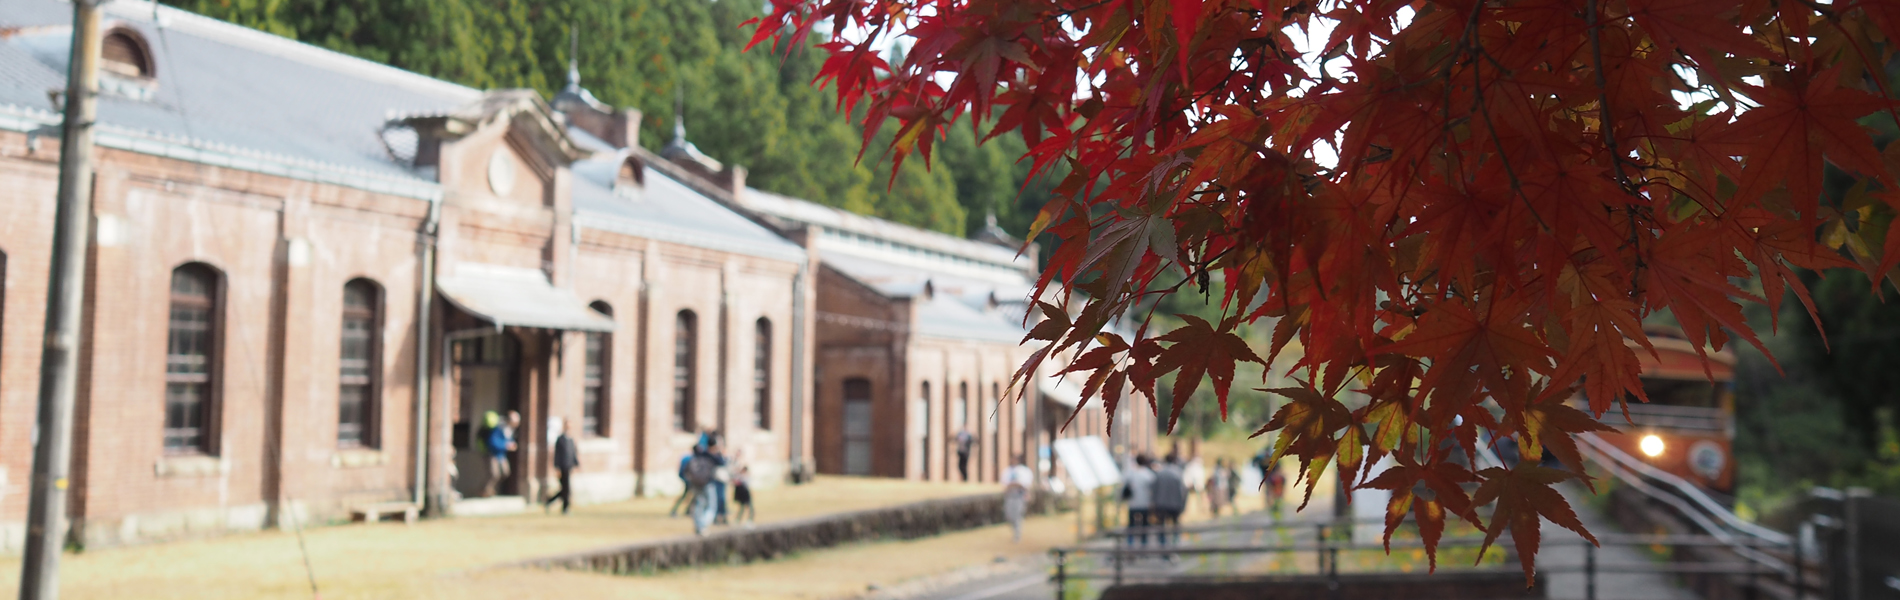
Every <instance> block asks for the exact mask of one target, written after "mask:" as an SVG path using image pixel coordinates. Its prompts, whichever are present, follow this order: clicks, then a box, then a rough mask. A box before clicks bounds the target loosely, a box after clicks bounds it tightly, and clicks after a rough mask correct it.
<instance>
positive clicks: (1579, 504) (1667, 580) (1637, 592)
mask: <svg viewBox="0 0 1900 600" xmlns="http://www.w3.org/2000/svg"><path fill="white" fill-rule="evenodd" d="M1559 490H1560V491H1562V492H1563V494H1564V499H1565V500H1569V501H1570V506H1571V508H1574V509H1576V511H1577V520H1579V521H1582V522H1583V526H1584V528H1585V529H1588V530H1589V531H1590V533H1591V534H1594V535H1599V536H1600V535H1602V534H1606V533H1624V531H1623V530H1622V529H1621V528H1618V527H1617V526H1616V525H1614V524H1613V523H1612V522H1611V521H1610V520H1609V518H1607V517H1605V516H1603V515H1599V514H1597V512H1596V511H1594V510H1591V509H1590V506H1589V505H1588V504H1586V502H1587V501H1588V497H1587V494H1589V491H1588V490H1585V489H1583V488H1581V487H1579V486H1573V485H1564V486H1562V487H1560V488H1559ZM1541 533H1542V537H1543V542H1544V544H1545V545H1546V547H1545V548H1544V549H1543V550H1540V551H1538V553H1537V564H1538V565H1539V566H1542V567H1550V568H1557V567H1559V566H1562V567H1577V566H1580V565H1582V564H1583V563H1584V548H1583V545H1582V544H1584V543H1587V542H1584V541H1583V538H1582V536H1579V535H1577V534H1576V533H1574V532H1571V531H1570V530H1568V529H1564V528H1562V527H1558V526H1557V525H1554V524H1552V523H1550V522H1548V521H1546V522H1545V523H1544V526H1543V528H1542V531H1541ZM1596 554H1597V557H1596V560H1597V567H1598V568H1599V569H1604V570H1614V568H1615V567H1616V566H1619V565H1623V566H1630V565H1651V564H1657V561H1656V560H1655V559H1653V558H1651V557H1650V556H1648V555H1646V554H1645V553H1644V552H1643V551H1642V550H1641V549H1638V548H1633V547H1629V546H1604V547H1601V548H1598V549H1597V550H1596ZM1545 577H1546V579H1545V580H1544V581H1545V587H1546V588H1547V589H1548V590H1549V597H1550V598H1552V599H1553V600H1582V599H1583V598H1584V597H1585V595H1586V590H1587V589H1588V586H1586V585H1585V582H1584V574H1583V573H1579V572H1562V573H1555V572H1553V573H1548V574H1546V575H1545ZM1596 588H1597V589H1596V599H1597V600H1696V595H1695V594H1693V593H1691V592H1689V590H1686V589H1683V587H1682V586H1681V584H1679V583H1677V581H1676V579H1675V578H1674V577H1673V576H1669V575H1658V574H1653V573H1627V572H1622V573H1618V572H1602V571H1599V572H1598V573H1597V576H1596Z"/></svg>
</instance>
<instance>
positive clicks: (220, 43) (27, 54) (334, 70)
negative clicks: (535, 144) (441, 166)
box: [0, 0, 481, 197]
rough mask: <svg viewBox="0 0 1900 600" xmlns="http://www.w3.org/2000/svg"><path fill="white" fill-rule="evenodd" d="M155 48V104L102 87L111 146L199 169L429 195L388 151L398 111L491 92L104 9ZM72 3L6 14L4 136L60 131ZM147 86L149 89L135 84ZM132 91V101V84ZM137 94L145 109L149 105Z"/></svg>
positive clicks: (105, 136)
mask: <svg viewBox="0 0 1900 600" xmlns="http://www.w3.org/2000/svg"><path fill="white" fill-rule="evenodd" d="M103 8H104V11H105V15H104V16H105V20H106V22H107V23H106V24H107V26H109V27H110V26H115V25H116V26H124V27H129V28H131V29H133V30H136V31H138V32H139V33H140V35H142V36H144V37H145V39H146V41H147V42H148V43H149V45H150V48H151V51H152V57H153V61H154V63H155V65H154V66H155V68H154V71H155V74H156V78H155V79H156V85H155V86H153V87H150V88H149V89H150V92H149V93H141V94H128V93H123V92H121V93H113V92H112V91H111V90H112V89H113V86H112V85H110V83H111V82H107V85H105V86H103V87H105V88H106V89H107V93H103V94H101V98H100V102H99V120H100V124H101V125H100V128H99V143H100V145H102V146H107V147H119V148H125V149H132V150H137V151H143V152H149V153H154V154H160V155H166V156H173V157H177V158H183V159H187V160H195V161H198V162H207V163H211V164H220V165H223V166H231V167H236V168H243V169H246V170H255V171H260V172H267V173H273V174H282V175H288V176H295V177H301V178H308V179H315V180H320V181H326V182H331V183H337V184H341V185H349V186H352V187H361V188H366V189H373V190H376V191H382V192H386V193H399V194H405V195H411V196H418V197H426V196H429V195H432V194H439V192H438V191H436V190H437V187H436V185H435V183H434V182H433V181H432V180H430V179H426V178H423V177H421V176H419V175H417V174H416V173H414V172H413V171H411V170H409V169H407V168H405V167H404V166H403V165H401V164H399V163H397V162H396V161H395V160H394V159H392V158H391V157H390V156H389V154H388V152H387V151H386V150H385V149H384V147H383V144H382V141H381V137H380V135H379V132H380V130H381V128H382V125H383V123H384V122H386V121H387V120H388V119H389V118H390V116H391V115H392V114H394V113H414V112H443V111H446V110H449V109H453V108H455V107H458V106H462V105H466V104H469V103H472V102H475V101H477V100H479V99H480V98H481V92H480V91H478V90H475V89H472V88H468V87H464V86H460V85H456V84H453V83H449V82H446V81H441V80H438V79H434V78H430V77H426V76H423V75H419V74H416V73H410V72H407V71H403V70H400V69H396V68H393V67H389V66H387V65H382V64H378V63H373V62H369V61H365V60H361V59H357V58H353V57H349V56H345V55H343V54H339V53H336V52H331V51H328V50H324V49H321V48H317V47H315V46H310V45H306V44H301V43H298V42H296V41H293V40H289V39H285V38H281V37H278V36H274V35H270V34H267V33H263V32H259V31H255V30H251V29H248V28H245V27H241V26H238V25H233V24H230V23H225V22H222V21H217V20H215V19H210V18H206V17H202V16H198V15H195V14H192V13H189V12H185V11H181V10H176V9H172V8H169V7H163V6H154V5H153V4H151V3H148V2H141V1H134V0H115V1H112V2H108V3H106V4H105V5H104V7H103ZM71 22H72V5H71V4H70V3H68V2H64V1H61V0H7V1H5V2H0V29H13V30H14V31H13V32H12V35H9V36H7V37H0V127H8V128H13V129H35V128H41V127H45V126H48V125H57V124H58V122H59V116H58V115H57V114H55V113H54V112H53V109H54V107H53V105H52V102H51V101H50V100H49V97H48V92H49V91H51V90H53V89H57V88H63V87H64V85H65V84H64V82H65V70H66V64H65V63H66V55H67V47H68V45H69V44H70V40H71ZM134 87H136V86H134ZM120 88H121V89H131V88H127V87H126V86H120ZM138 95H144V96H146V97H143V98H139V97H136V96H138Z"/></svg>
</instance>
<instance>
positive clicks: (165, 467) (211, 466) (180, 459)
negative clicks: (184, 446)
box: [152, 455, 231, 479]
mask: <svg viewBox="0 0 1900 600" xmlns="http://www.w3.org/2000/svg"><path fill="white" fill-rule="evenodd" d="M230 472H231V463H230V462H228V461H226V460H224V459H222V458H218V457H216V456H204V455H199V456H191V455H184V456H167V457H164V458H160V459H158V462H157V463H154V464H153V465H152V474H154V475H157V476H158V477H159V478H160V479H171V478H194V477H217V476H220V475H224V474H226V473H230Z"/></svg>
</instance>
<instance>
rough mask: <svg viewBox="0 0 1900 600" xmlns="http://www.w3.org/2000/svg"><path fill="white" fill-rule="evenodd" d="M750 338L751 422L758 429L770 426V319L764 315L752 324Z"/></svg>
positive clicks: (769, 427)
mask: <svg viewBox="0 0 1900 600" xmlns="http://www.w3.org/2000/svg"><path fill="white" fill-rule="evenodd" d="M754 327H755V329H756V331H755V332H754V333H753V338H752V424H753V425H754V426H757V427H758V428H759V429H771V428H772V321H771V320H770V319H766V318H764V317H760V318H759V322H758V323H756V324H755V325H754Z"/></svg>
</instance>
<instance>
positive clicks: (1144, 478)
mask: <svg viewBox="0 0 1900 600" xmlns="http://www.w3.org/2000/svg"><path fill="white" fill-rule="evenodd" d="M1267 459H1268V454H1267V452H1266V451H1262V452H1261V453H1260V454H1259V455H1258V456H1255V457H1254V459H1253V461H1252V463H1253V464H1252V466H1253V467H1254V468H1255V469H1257V470H1259V471H1260V477H1261V483H1263V484H1264V485H1265V487H1266V488H1268V489H1267V492H1268V493H1267V509H1269V510H1273V509H1276V508H1278V502H1279V498H1280V496H1281V493H1282V492H1283V491H1284V489H1285V485H1286V479H1285V477H1284V476H1283V475H1281V474H1280V470H1279V469H1275V468H1272V465H1271V464H1269V461H1268V460H1267ZM1240 486H1241V483H1240V473H1239V472H1238V471H1236V470H1235V469H1234V463H1232V462H1229V461H1228V460H1227V459H1225V458H1218V459H1215V460H1214V467H1213V469H1212V470H1211V471H1210V470H1209V469H1207V468H1206V467H1203V466H1202V464H1201V459H1200V457H1198V456H1196V457H1194V458H1193V459H1191V460H1188V461H1186V462H1183V461H1182V460H1181V455H1180V453H1179V452H1178V451H1171V452H1169V453H1168V454H1167V457H1166V458H1164V459H1163V460H1162V461H1160V462H1159V463H1158V464H1157V463H1156V461H1155V459H1154V457H1153V456H1152V455H1149V454H1147V453H1142V454H1139V455H1137V456H1135V467H1134V468H1133V469H1131V470H1129V471H1128V472H1127V473H1126V474H1124V475H1123V484H1122V490H1121V499H1122V501H1123V502H1124V503H1125V504H1127V506H1128V528H1129V534H1128V544H1129V545H1131V546H1132V545H1137V544H1139V545H1142V546H1146V545H1148V540H1149V536H1150V534H1151V533H1152V534H1153V538H1154V540H1155V543H1156V544H1157V545H1160V546H1169V545H1174V544H1178V543H1180V535H1181V534H1180V526H1181V513H1182V512H1183V511H1185V510H1186V509H1187V506H1188V502H1189V499H1190V498H1191V497H1193V496H1196V495H1205V496H1206V499H1207V507H1208V512H1209V513H1210V514H1212V515H1213V516H1216V517H1218V516H1220V515H1221V514H1222V513H1223V512H1232V513H1234V514H1239V512H1240V507H1239V506H1238V505H1237V504H1236V503H1235V501H1234V500H1235V497H1236V495H1237V494H1238V493H1239V492H1240Z"/></svg>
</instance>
